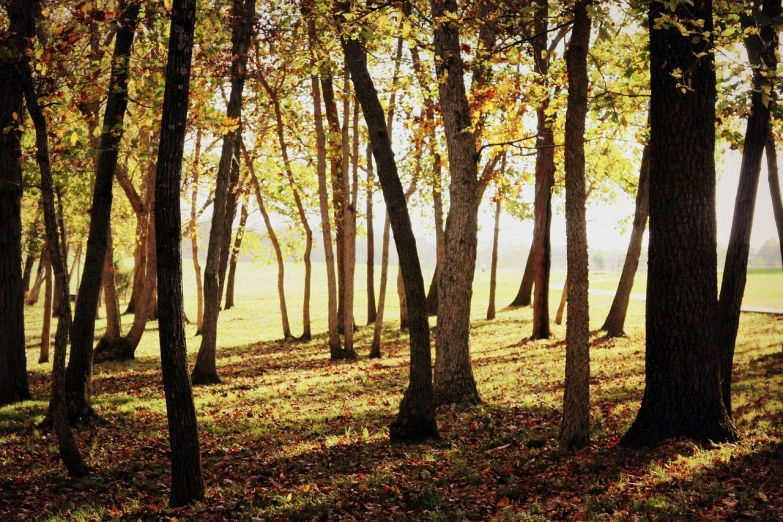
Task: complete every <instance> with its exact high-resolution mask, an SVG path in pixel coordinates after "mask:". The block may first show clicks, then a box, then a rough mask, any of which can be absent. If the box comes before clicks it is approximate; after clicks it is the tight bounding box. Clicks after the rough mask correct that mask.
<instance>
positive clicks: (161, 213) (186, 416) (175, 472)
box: [154, 0, 252, 507]
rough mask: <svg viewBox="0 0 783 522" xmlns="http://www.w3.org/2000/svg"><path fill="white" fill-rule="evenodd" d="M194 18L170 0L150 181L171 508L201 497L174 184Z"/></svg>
mask: <svg viewBox="0 0 783 522" xmlns="http://www.w3.org/2000/svg"><path fill="white" fill-rule="evenodd" d="M251 2H252V0H251ZM251 7H252V6H251ZM195 20H196V1H195V0H174V4H173V6H172V10H171V38H170V40H169V56H168V65H167V67H166V87H165V91H164V96H163V116H162V119H161V132H160V147H159V149H158V162H157V163H158V174H157V178H156V182H155V201H156V202H157V203H158V204H157V205H155V209H154V213H155V214H154V216H155V236H156V238H157V241H156V242H155V244H156V245H157V275H158V299H159V300H158V321H159V324H160V361H161V369H162V371H163V388H164V392H165V395H166V412H167V414H168V426H169V441H170V447H171V495H170V497H169V504H170V505H171V506H172V507H177V506H182V505H185V504H190V503H192V502H196V501H199V500H203V499H204V480H203V478H202V475H201V455H200V450H199V439H198V425H197V422H196V408H195V405H194V403H193V393H192V391H191V384H190V378H189V376H188V358H187V342H186V339H185V325H184V324H183V317H184V309H183V297H182V251H181V243H180V227H181V223H180V221H181V217H180V184H181V181H182V156H183V149H184V143H185V132H186V125H187V116H188V90H189V86H190V69H191V62H192V54H193V31H194V25H195Z"/></svg>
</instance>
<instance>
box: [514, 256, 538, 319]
mask: <svg viewBox="0 0 783 522" xmlns="http://www.w3.org/2000/svg"><path fill="white" fill-rule="evenodd" d="M535 259H536V254H535V252H534V251H533V245H532V244H531V245H530V250H529V251H528V253H527V261H525V270H524V272H523V273H522V282H521V283H519V291H518V292H517V295H516V297H514V300H513V301H511V304H509V305H508V306H512V307H515V306H530V304H531V303H532V302H533V300H532V295H533V283H534V282H535V275H536V273H535V266H534V265H535Z"/></svg>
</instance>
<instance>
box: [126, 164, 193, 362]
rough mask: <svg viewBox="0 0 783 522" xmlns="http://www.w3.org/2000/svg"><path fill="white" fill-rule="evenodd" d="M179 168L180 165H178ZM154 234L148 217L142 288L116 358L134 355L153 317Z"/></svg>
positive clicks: (152, 208) (153, 206)
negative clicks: (145, 261) (144, 271)
mask: <svg viewBox="0 0 783 522" xmlns="http://www.w3.org/2000/svg"><path fill="white" fill-rule="evenodd" d="M180 168H181V167H180ZM155 171H156V173H155V174H154V175H153V176H152V179H151V181H150V187H151V188H152V189H153V190H155V183H156V179H157V168H156V169H155ZM152 199H153V201H152V202H151V203H150V205H149V207H148V210H149V215H150V217H151V216H153V215H154V214H153V213H154V212H155V207H156V206H157V201H155V200H154V198H152ZM157 239H158V238H157V236H156V234H155V224H154V222H153V221H152V220H151V219H150V223H149V231H148V232H147V255H146V258H147V273H146V274H145V276H144V290H143V291H142V293H141V295H140V296H139V301H138V302H137V303H136V312H135V314H134V316H133V324H132V325H131V327H130V330H128V335H126V336H125V341H126V342H127V345H125V346H122V347H120V349H119V350H118V351H117V353H115V354H113V355H114V358H116V359H133V358H134V357H135V356H136V348H138V347H139V343H140V342H141V338H142V336H143V335H144V331H145V330H146V329H147V322H148V321H150V319H151V318H152V317H153V307H157V306H156V304H155V287H156V284H157V277H158V269H157V266H158V258H157V246H156V244H155V242H156V241H157Z"/></svg>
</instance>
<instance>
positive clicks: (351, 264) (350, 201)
mask: <svg viewBox="0 0 783 522" xmlns="http://www.w3.org/2000/svg"><path fill="white" fill-rule="evenodd" d="M345 75H346V87H349V86H348V84H347V80H348V69H347V67H346V70H345ZM349 92H350V91H349V89H346V101H345V104H346V105H348V93H349ZM346 122H347V119H346ZM346 125H347V123H346ZM351 158H352V167H353V170H352V173H353V182H351V179H350V178H349V177H348V172H347V169H346V172H345V173H344V174H343V191H344V194H345V324H346V325H348V328H346V329H345V339H344V343H343V344H344V347H345V351H346V352H347V353H348V354H350V355H352V356H354V357H355V356H356V351H355V350H354V348H353V330H354V329H353V325H354V320H353V311H354V310H353V301H354V275H355V273H356V213H357V212H356V196H357V192H356V191H357V190H358V188H359V187H358V182H359V179H358V178H359V104H358V103H357V102H354V105H353V150H352V154H351Z"/></svg>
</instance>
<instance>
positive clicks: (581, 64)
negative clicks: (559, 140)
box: [560, 0, 592, 451]
mask: <svg viewBox="0 0 783 522" xmlns="http://www.w3.org/2000/svg"><path fill="white" fill-rule="evenodd" d="M588 6H589V7H592V2H591V0H578V1H577V2H576V5H575V6H574V28H573V31H572V33H571V41H570V42H569V44H568V50H567V51H566V67H567V70H568V108H567V112H566V123H565V125H566V128H565V130H566V134H565V146H566V150H565V175H566V239H567V258H568V275H567V282H566V288H567V289H568V318H567V324H566V370H565V386H564V395H563V422H562V423H561V425H560V447H561V448H562V449H564V450H566V451H573V450H576V449H580V448H583V447H584V446H586V445H587V444H588V443H589V442H590V313H589V305H588V295H587V290H588V275H589V273H588V254H587V219H586V216H585V204H586V200H587V195H586V189H585V141H584V138H585V119H586V117H587V89H588V86H589V81H588V77H587V52H588V51H589V47H590V25H591V20H590V15H589V14H588V12H587V8H588ZM563 291H564V292H565V289H564V290H563Z"/></svg>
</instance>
